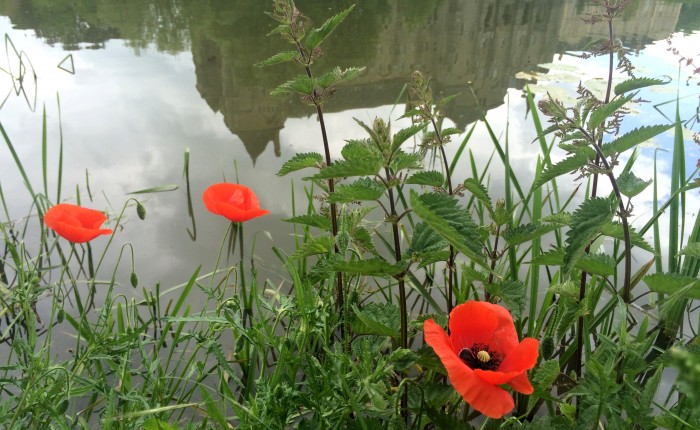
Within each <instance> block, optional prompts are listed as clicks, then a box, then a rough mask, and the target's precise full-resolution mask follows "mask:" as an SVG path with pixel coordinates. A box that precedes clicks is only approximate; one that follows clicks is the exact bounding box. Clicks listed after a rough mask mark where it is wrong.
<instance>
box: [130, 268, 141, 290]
mask: <svg viewBox="0 0 700 430" xmlns="http://www.w3.org/2000/svg"><path fill="white" fill-rule="evenodd" d="M130 280H131V286H132V287H134V288H136V286H137V285H138V284H139V277H138V275H137V274H136V272H131V279H130Z"/></svg>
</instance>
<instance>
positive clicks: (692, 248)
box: [678, 242, 700, 258]
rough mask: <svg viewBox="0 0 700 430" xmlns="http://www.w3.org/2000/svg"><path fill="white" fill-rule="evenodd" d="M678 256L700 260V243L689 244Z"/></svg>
mask: <svg viewBox="0 0 700 430" xmlns="http://www.w3.org/2000/svg"><path fill="white" fill-rule="evenodd" d="M678 255H687V256H689V257H695V258H700V242H690V243H688V244H687V245H686V246H685V247H683V249H682V250H681V252H679V253H678Z"/></svg>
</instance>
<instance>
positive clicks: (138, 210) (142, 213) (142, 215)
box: [136, 202, 146, 221]
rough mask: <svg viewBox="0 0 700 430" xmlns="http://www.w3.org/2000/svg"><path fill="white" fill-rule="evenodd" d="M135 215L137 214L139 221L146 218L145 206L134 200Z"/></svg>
mask: <svg viewBox="0 0 700 430" xmlns="http://www.w3.org/2000/svg"><path fill="white" fill-rule="evenodd" d="M136 215H138V216H139V219H141V221H143V220H145V219H146V207H145V206H144V205H142V204H141V202H136Z"/></svg>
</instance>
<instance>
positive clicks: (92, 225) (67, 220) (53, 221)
mask: <svg viewBox="0 0 700 430" xmlns="http://www.w3.org/2000/svg"><path fill="white" fill-rule="evenodd" d="M105 221H107V217H106V216H105V214H104V213H102V212H100V211H96V210H94V209H88V208H84V207H81V206H77V205H71V204H69V203H59V204H57V205H55V206H52V207H51V208H50V209H49V210H47V211H46V214H44V223H45V224H46V225H47V226H48V227H49V228H51V229H52V230H53V231H55V232H56V233H58V235H59V236H61V237H63V238H64V239H67V240H69V241H71V242H73V243H85V242H88V241H90V240H92V239H94V238H96V237H97V236H100V235H102V234H112V230H110V229H108V228H100V226H101V225H102V224H104V222H105Z"/></svg>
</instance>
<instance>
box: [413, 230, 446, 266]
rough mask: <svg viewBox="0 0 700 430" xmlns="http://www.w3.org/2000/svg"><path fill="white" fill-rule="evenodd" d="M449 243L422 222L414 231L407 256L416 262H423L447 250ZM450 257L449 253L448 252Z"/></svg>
mask: <svg viewBox="0 0 700 430" xmlns="http://www.w3.org/2000/svg"><path fill="white" fill-rule="evenodd" d="M447 245H448V244H447V241H446V240H445V239H443V238H442V236H440V235H439V234H438V233H437V232H436V231H435V230H433V229H432V228H430V227H429V226H428V225H427V224H425V223H423V222H421V223H418V224H417V225H416V228H415V229H414V230H413V237H412V238H411V244H410V245H409V247H408V250H407V251H406V256H407V257H409V258H411V259H412V260H414V261H421V262H422V261H423V260H424V259H426V258H430V257H432V256H433V254H435V253H437V252H439V251H442V250H444V249H445V248H447ZM448 255H449V252H448Z"/></svg>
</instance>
